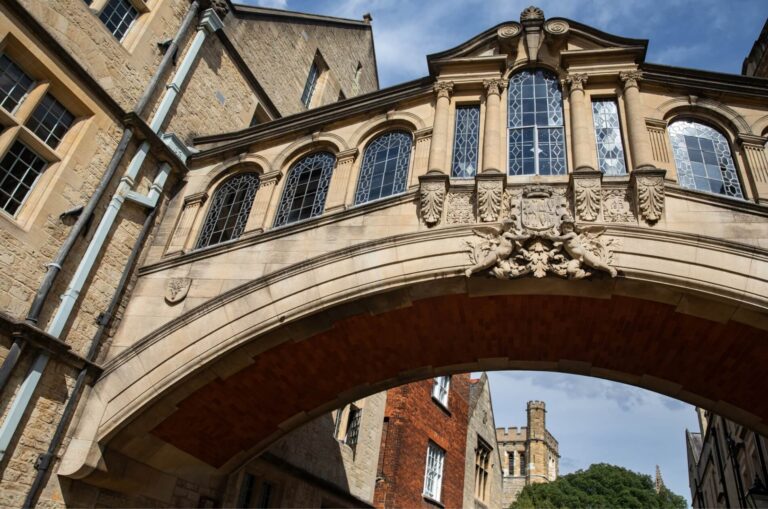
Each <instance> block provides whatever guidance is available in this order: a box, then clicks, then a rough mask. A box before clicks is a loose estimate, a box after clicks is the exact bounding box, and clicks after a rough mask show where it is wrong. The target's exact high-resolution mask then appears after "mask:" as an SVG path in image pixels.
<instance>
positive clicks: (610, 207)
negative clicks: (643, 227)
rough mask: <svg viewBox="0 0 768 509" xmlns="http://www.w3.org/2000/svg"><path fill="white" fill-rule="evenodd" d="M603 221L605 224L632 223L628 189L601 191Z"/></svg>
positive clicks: (633, 220)
mask: <svg viewBox="0 0 768 509" xmlns="http://www.w3.org/2000/svg"><path fill="white" fill-rule="evenodd" d="M603 219H604V220H605V222H606V223H634V222H635V214H634V212H633V211H632V197H631V195H630V193H629V189H604V190H603Z"/></svg>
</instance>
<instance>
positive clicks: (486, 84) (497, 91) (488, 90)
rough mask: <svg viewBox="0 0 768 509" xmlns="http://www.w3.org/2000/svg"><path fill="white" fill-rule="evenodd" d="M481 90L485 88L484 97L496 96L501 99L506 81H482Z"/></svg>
mask: <svg viewBox="0 0 768 509" xmlns="http://www.w3.org/2000/svg"><path fill="white" fill-rule="evenodd" d="M483 88H485V96H486V97H488V96H491V95H496V96H499V97H501V93H502V92H503V91H504V89H505V88H507V80H502V79H492V80H484V81H483Z"/></svg>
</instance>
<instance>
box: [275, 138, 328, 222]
mask: <svg viewBox="0 0 768 509" xmlns="http://www.w3.org/2000/svg"><path fill="white" fill-rule="evenodd" d="M335 163H336V158H335V157H334V156H333V154H330V153H328V152H317V153H315V154H312V155H309V156H307V157H305V158H304V159H302V160H300V161H299V162H298V163H296V164H295V165H294V166H293V168H291V170H290V171H289V172H288V178H287V180H286V182H285V188H284V189H283V196H282V198H281V199H280V206H279V207H278V209H277V217H276V218H275V226H283V225H285V224H290V223H294V222H296V221H301V220H302V219H309V218H311V217H315V216H319V215H320V214H322V213H323V210H324V209H325V197H326V195H327V194H328V185H329V183H330V181H331V174H332V173H333V166H334V164H335Z"/></svg>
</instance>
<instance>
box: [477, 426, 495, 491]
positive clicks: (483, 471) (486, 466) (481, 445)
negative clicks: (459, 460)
mask: <svg viewBox="0 0 768 509" xmlns="http://www.w3.org/2000/svg"><path fill="white" fill-rule="evenodd" d="M491 453H493V447H491V444H489V443H488V442H486V441H485V440H483V437H481V436H480V435H479V434H478V435H477V446H476V447H475V477H474V479H475V486H474V488H475V498H476V499H478V500H480V501H481V502H487V501H488V477H489V474H490V472H491Z"/></svg>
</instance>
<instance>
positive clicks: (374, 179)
mask: <svg viewBox="0 0 768 509" xmlns="http://www.w3.org/2000/svg"><path fill="white" fill-rule="evenodd" d="M410 160H411V135H410V133H407V132H405V131H392V132H388V133H386V134H382V135H381V136H379V137H378V138H376V139H375V140H373V141H372V142H371V143H370V144H369V145H368V146H367V147H366V148H365V155H363V162H362V164H361V166H360V180H359V181H358V184H357V193H355V203H356V204H358V203H366V202H369V201H372V200H377V199H379V198H385V197H387V196H391V195H393V194H398V193H402V192H404V191H405V185H406V180H407V178H408V164H409V162H410Z"/></svg>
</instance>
